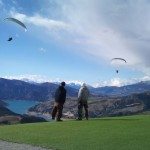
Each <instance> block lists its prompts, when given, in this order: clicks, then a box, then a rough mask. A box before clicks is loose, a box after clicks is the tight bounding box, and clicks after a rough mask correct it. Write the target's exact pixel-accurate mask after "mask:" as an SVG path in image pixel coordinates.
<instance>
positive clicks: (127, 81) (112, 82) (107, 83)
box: [93, 76, 150, 87]
mask: <svg viewBox="0 0 150 150" xmlns="http://www.w3.org/2000/svg"><path fill="white" fill-rule="evenodd" d="M141 81H150V76H144V77H141V78H131V79H121V78H112V79H110V80H108V81H101V82H97V83H95V84H93V86H94V87H103V86H118V87H120V86H124V85H130V84H135V83H138V82H141Z"/></svg>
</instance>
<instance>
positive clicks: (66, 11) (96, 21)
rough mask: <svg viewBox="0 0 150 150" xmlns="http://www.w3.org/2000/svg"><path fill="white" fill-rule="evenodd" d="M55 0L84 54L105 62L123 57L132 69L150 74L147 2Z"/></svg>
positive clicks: (140, 0) (149, 21)
mask: <svg viewBox="0 0 150 150" xmlns="http://www.w3.org/2000/svg"><path fill="white" fill-rule="evenodd" d="M57 2H58V5H59V7H61V8H62V12H63V13H62V14H63V17H64V18H65V19H66V20H67V21H68V22H69V24H70V26H71V27H72V29H73V34H75V37H73V40H74V41H75V42H76V44H78V45H80V46H83V47H84V48H83V49H82V52H83V53H85V52H86V53H88V54H90V55H92V56H93V57H94V58H97V60H102V59H104V60H106V61H109V60H110V59H111V58H113V57H123V58H125V59H126V60H127V61H128V65H129V66H131V68H135V69H137V70H139V71H142V72H144V73H145V74H150V59H149V57H150V50H149V49H150V45H149V41H150V36H149V35H150V19H149V18H150V2H149V1H147V0H138V1H136V2H135V1H131V0H121V1H116V0H112V1H110V0H101V1H99V0H93V1H91V0H82V1H81V0H70V1H69V2H68V1H63V2H62V1H61V2H60V1H57ZM80 52H81V51H80ZM82 52H81V53H82Z"/></svg>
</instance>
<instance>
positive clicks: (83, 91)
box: [77, 83, 90, 120]
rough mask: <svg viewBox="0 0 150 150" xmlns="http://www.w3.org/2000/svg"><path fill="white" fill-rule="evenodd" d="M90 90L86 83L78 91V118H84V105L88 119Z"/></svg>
mask: <svg viewBox="0 0 150 150" xmlns="http://www.w3.org/2000/svg"><path fill="white" fill-rule="evenodd" d="M89 95H90V92H89V90H88V88H87V86H86V84H85V83H83V85H82V86H81V88H80V89H79V92H78V119H77V120H82V111H83V107H84V109H85V118H86V119H87V120H88V118H89V114H88V98H89Z"/></svg>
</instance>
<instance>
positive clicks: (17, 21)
mask: <svg viewBox="0 0 150 150" xmlns="http://www.w3.org/2000/svg"><path fill="white" fill-rule="evenodd" d="M5 20H8V21H12V22H14V23H17V24H18V25H20V26H22V27H23V28H24V29H25V31H27V27H26V26H25V24H24V23H22V22H21V21H19V20H18V19H15V18H5Z"/></svg>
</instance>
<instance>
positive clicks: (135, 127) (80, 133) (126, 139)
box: [0, 115, 150, 150]
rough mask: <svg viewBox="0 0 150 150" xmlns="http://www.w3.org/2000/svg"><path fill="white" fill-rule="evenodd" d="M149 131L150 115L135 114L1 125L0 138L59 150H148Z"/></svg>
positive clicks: (149, 142)
mask: <svg viewBox="0 0 150 150" xmlns="http://www.w3.org/2000/svg"><path fill="white" fill-rule="evenodd" d="M149 131H150V115H136V116H126V117H108V118H100V119H91V120H89V121H86V120H84V121H70V120H69V121H64V122H47V123H32V124H17V125H7V126H0V139H1V140H5V141H11V142H17V143H26V144H31V145H34V146H35V145H36V146H41V147H46V148H50V149H57V150H100V149H101V150H149V147H150V132H149ZM0 145H1V144H0ZM2 150H3V149H2ZM4 150H5V149H4ZM6 150H7V149H6Z"/></svg>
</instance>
